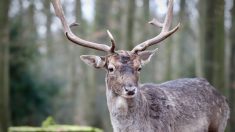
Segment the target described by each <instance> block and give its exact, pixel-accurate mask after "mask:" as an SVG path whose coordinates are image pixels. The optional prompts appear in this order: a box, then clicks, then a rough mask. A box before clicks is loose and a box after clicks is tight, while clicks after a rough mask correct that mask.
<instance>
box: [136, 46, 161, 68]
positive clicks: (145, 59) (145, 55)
mask: <svg viewBox="0 0 235 132" xmlns="http://www.w3.org/2000/svg"><path fill="white" fill-rule="evenodd" d="M157 50H158V48H156V49H155V50H147V51H142V52H139V53H138V55H139V57H140V60H141V65H145V64H147V63H149V62H150V60H151V57H152V56H153V55H154V53H155V52H156V51H157Z"/></svg>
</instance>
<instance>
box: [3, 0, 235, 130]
mask: <svg viewBox="0 0 235 132" xmlns="http://www.w3.org/2000/svg"><path fill="white" fill-rule="evenodd" d="M233 3H235V0H190V1H189V0H175V1H174V22H173V26H175V25H176V24H177V23H178V22H180V23H181V27H180V29H179V31H178V32H176V33H175V34H174V35H173V36H171V37H170V38H168V39H167V40H166V41H164V42H162V43H161V44H159V45H157V46H155V47H151V48H152V49H154V48H156V47H158V48H159V50H158V53H157V54H156V55H155V56H154V57H153V59H152V61H151V63H149V64H148V65H146V66H145V67H144V68H143V70H142V73H141V82H142V83H143V82H154V83H161V82H164V81H167V80H172V79H177V78H185V77H204V78H206V79H207V80H208V81H209V82H210V83H211V84H212V85H213V86H215V87H216V88H217V89H218V90H219V91H220V92H221V93H223V94H224V95H225V96H227V98H228V100H229V103H230V107H231V119H230V120H229V124H230V125H228V128H227V131H230V132H235V5H234V4H233ZM62 4H63V7H64V11H65V16H66V18H67V20H68V22H69V23H72V22H74V21H77V22H78V23H80V26H79V27H74V28H73V31H74V32H75V33H76V34H78V35H79V36H80V37H81V38H84V39H87V40H90V41H95V42H100V43H107V44H108V45H110V40H109V38H108V36H107V34H106V30H107V29H109V30H110V31H111V32H112V34H113V35H114V37H115V40H116V43H117V47H118V49H127V50H131V49H132V48H133V47H134V46H135V45H137V44H138V43H141V42H142V41H144V40H147V39H149V38H151V37H153V36H156V35H157V34H158V33H159V31H160V29H158V28H155V27H152V26H151V25H149V24H148V23H147V22H148V21H149V20H151V19H152V18H157V19H158V20H160V21H161V20H163V19H164V15H165V14H166V11H167V0H62ZM82 54H96V55H104V54H103V53H101V52H96V51H94V50H91V49H86V48H84V47H80V46H77V45H74V44H72V43H71V42H70V41H68V40H67V39H66V37H65V36H64V34H63V30H62V25H61V23H60V21H59V19H58V18H56V16H55V14H54V10H53V8H52V5H51V4H50V1H49V0H1V1H0V131H3V132H4V131H6V128H7V127H8V126H19V125H31V126H40V125H41V122H42V121H43V120H44V119H45V118H47V117H48V116H52V117H53V118H54V120H55V121H56V122H57V123H59V124H75V125H89V126H95V127H99V128H102V129H104V130H105V131H107V132H108V131H112V129H111V124H110V119H109V112H108V109H107V106H106V96H105V81H104V78H105V72H104V71H103V70H96V69H92V68H90V67H87V66H86V65H85V64H84V63H83V62H81V60H80V59H79V56H80V55H82Z"/></svg>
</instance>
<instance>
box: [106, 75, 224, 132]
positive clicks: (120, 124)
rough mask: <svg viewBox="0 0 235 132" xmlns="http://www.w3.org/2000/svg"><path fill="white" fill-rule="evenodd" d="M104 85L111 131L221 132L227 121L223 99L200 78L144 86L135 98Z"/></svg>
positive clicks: (139, 89)
mask: <svg viewBox="0 0 235 132" xmlns="http://www.w3.org/2000/svg"><path fill="white" fill-rule="evenodd" d="M106 82H107V79H106ZM106 85H107V89H106V95H107V103H108V108H109V111H110V116H111V122H112V125H113V130H114V132H208V131H209V132H223V131H224V129H225V127H226V123H227V120H228V118H229V106H228V104H227V102H226V99H225V97H224V96H222V95H221V94H220V93H219V92H218V91H217V90H216V89H215V88H214V87H213V86H211V85H210V84H209V83H208V82H207V81H206V80H205V79H202V78H193V79H189V78H185V79H178V80H173V81H168V82H165V83H162V84H143V85H140V86H139V88H138V92H137V95H136V96H135V97H134V98H123V97H121V96H118V95H116V94H115V93H113V92H112V90H110V89H111V88H108V84H107V83H106Z"/></svg>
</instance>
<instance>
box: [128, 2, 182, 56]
mask: <svg viewBox="0 0 235 132" xmlns="http://www.w3.org/2000/svg"><path fill="white" fill-rule="evenodd" d="M172 16H173V0H169V4H168V11H167V15H166V18H165V20H164V23H160V22H158V21H157V20H156V19H153V20H152V21H150V22H149V24H152V25H154V26H157V27H160V28H162V30H161V33H160V34H159V35H157V36H156V37H154V38H152V39H148V40H146V41H144V42H142V43H140V44H138V45H137V46H135V47H134V48H133V49H132V52H133V53H137V52H139V51H144V50H146V49H147V48H148V47H149V46H152V45H155V44H158V43H159V42H161V41H163V40H164V39H166V38H167V37H169V36H170V35H172V34H173V33H175V32H176V31H177V30H178V29H179V27H180V23H179V24H178V25H177V26H176V27H175V28H173V29H172V30H170V31H169V29H170V26H171V22H172Z"/></svg>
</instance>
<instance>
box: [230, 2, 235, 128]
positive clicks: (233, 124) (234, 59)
mask: <svg viewBox="0 0 235 132" xmlns="http://www.w3.org/2000/svg"><path fill="white" fill-rule="evenodd" d="M231 15H232V27H231V29H230V39H231V56H230V71H229V72H230V81H229V82H230V92H229V93H230V108H231V115H230V117H231V118H230V131H231V132H235V103H234V102H235V70H234V67H235V37H234V36H235V0H233V8H232V10H231Z"/></svg>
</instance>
